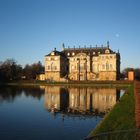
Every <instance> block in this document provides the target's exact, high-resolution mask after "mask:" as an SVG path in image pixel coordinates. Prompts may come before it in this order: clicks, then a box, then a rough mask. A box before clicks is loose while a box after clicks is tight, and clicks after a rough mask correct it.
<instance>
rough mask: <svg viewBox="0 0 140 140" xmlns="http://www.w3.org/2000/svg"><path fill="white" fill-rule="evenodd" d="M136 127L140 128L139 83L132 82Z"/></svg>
mask: <svg viewBox="0 0 140 140" xmlns="http://www.w3.org/2000/svg"><path fill="white" fill-rule="evenodd" d="M134 97H135V119H136V127H137V128H140V82H138V81H135V82H134Z"/></svg>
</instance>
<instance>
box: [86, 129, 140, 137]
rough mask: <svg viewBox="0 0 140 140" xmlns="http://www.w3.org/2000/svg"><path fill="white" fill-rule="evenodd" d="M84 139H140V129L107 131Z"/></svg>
mask: <svg viewBox="0 0 140 140" xmlns="http://www.w3.org/2000/svg"><path fill="white" fill-rule="evenodd" d="M84 140H140V129H131V130H120V131H114V132H105V133H100V134H98V135H95V136H93V137H87V138H85V139H84Z"/></svg>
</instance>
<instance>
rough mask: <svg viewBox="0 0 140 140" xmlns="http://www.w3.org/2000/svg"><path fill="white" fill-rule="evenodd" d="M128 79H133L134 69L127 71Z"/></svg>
mask: <svg viewBox="0 0 140 140" xmlns="http://www.w3.org/2000/svg"><path fill="white" fill-rule="evenodd" d="M128 80H129V81H133V80H134V71H128Z"/></svg>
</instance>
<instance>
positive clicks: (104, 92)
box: [44, 86, 120, 113]
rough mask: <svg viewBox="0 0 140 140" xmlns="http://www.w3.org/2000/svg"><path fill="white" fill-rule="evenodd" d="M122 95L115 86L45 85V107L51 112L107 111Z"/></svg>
mask: <svg viewBox="0 0 140 140" xmlns="http://www.w3.org/2000/svg"><path fill="white" fill-rule="evenodd" d="M119 97H120V91H119V90H117V89H115V88H93V87H69V88H63V87H59V86H53V87H52V86H46V87H45V96H44V100H45V108H46V109H47V110H49V111H51V112H58V111H62V112H64V113H106V112H108V111H109V110H110V109H111V108H112V107H113V106H114V105H115V104H116V101H117V100H118V99H119Z"/></svg>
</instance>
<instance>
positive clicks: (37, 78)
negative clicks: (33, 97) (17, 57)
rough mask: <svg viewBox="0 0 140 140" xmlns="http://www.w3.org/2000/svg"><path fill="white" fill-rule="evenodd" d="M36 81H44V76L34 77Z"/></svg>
mask: <svg viewBox="0 0 140 140" xmlns="http://www.w3.org/2000/svg"><path fill="white" fill-rule="evenodd" d="M36 80H40V81H44V80H45V74H38V75H37V76H36Z"/></svg>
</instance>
